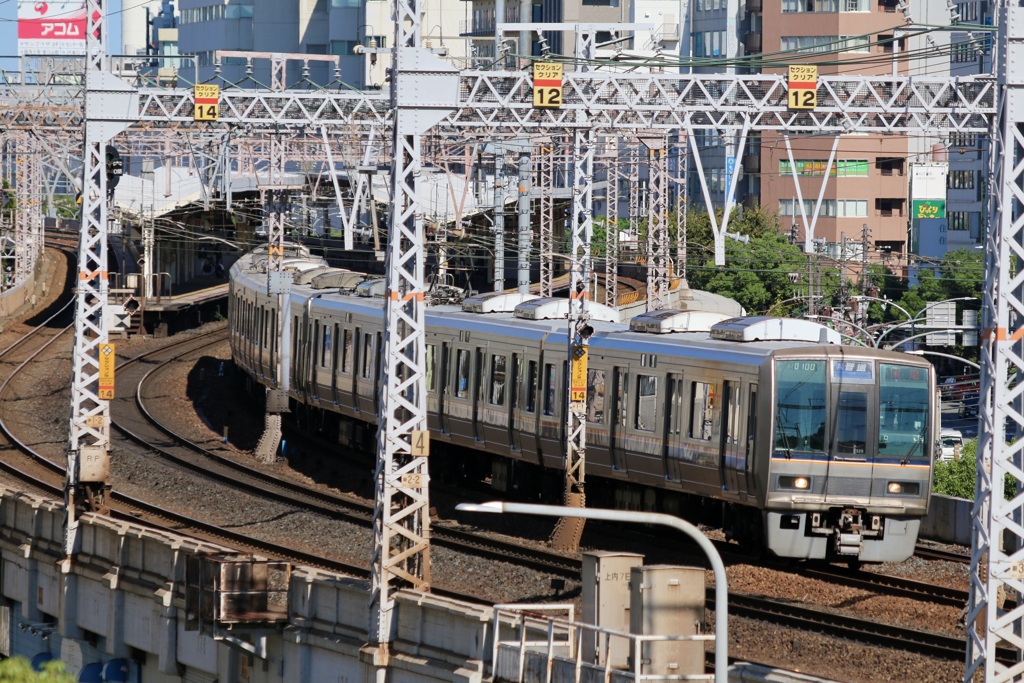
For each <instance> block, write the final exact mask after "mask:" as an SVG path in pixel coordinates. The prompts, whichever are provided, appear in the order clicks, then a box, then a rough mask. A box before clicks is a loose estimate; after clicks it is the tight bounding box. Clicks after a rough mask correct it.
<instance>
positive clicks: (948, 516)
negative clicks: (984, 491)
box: [920, 493, 974, 546]
mask: <svg viewBox="0 0 1024 683" xmlns="http://www.w3.org/2000/svg"><path fill="white" fill-rule="evenodd" d="M973 507H974V501H973V500H966V499H964V498H954V497H952V496H942V495H939V494H935V493H933V494H932V497H931V503H930V505H929V506H928V516H927V517H925V518H924V519H923V520H921V532H920V537H921V538H927V539H930V540H933V541H941V542H943V543H956V544H957V545H966V546H969V545H971V509H972V508H973Z"/></svg>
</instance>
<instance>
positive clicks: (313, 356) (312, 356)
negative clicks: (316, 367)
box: [292, 318, 320, 366]
mask: <svg viewBox="0 0 1024 683" xmlns="http://www.w3.org/2000/svg"><path fill="white" fill-rule="evenodd" d="M293 322H294V324H293V325H292V338H293V339H294V338H295V329H296V326H297V325H298V323H299V320H298V318H296V319H295V320H294V321H293ZM319 349H320V321H319V320H315V321H313V343H312V344H310V345H309V364H310V366H312V365H313V364H314V363H316V361H317V356H318V355H320V354H319V353H317V352H318V351H319Z"/></svg>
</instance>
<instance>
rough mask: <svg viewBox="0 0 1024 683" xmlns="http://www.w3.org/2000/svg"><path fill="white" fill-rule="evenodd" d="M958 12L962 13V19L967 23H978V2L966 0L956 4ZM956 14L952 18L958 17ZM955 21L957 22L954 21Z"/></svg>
mask: <svg viewBox="0 0 1024 683" xmlns="http://www.w3.org/2000/svg"><path fill="white" fill-rule="evenodd" d="M956 14H959V15H960V21H961V22H962V23H967V24H977V23H978V3H977V2H964V3H961V4H959V5H957V6H956ZM956 14H954V15H952V17H951V18H953V19H956ZM954 23H955V22H954Z"/></svg>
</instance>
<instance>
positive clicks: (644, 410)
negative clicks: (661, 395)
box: [633, 375, 658, 432]
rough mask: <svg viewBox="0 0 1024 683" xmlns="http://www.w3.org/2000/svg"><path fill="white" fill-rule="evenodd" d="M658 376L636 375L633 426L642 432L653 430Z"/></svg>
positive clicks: (655, 416) (656, 419) (655, 418)
mask: <svg viewBox="0 0 1024 683" xmlns="http://www.w3.org/2000/svg"><path fill="white" fill-rule="evenodd" d="M657 394H658V378H657V377H654V376H652V375H637V377H636V418H635V420H634V422H633V426H634V427H635V428H636V429H639V430H640V431H642V432H653V431H654V425H655V423H656V422H657V421H658V403H657V399H658V397H657Z"/></svg>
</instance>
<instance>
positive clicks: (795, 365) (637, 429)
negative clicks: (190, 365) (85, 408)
mask: <svg viewBox="0 0 1024 683" xmlns="http://www.w3.org/2000/svg"><path fill="white" fill-rule="evenodd" d="M265 253H266V252H265V250H264V251H263V252H262V253H258V252H255V251H254V252H252V253H250V254H248V255H246V256H243V257H242V258H240V259H239V261H238V262H237V263H235V264H234V266H233V267H232V269H231V299H230V301H231V303H230V309H229V324H230V338H231V344H232V353H233V357H234V361H235V363H236V365H237V366H238V367H240V368H241V369H243V370H244V371H245V373H246V374H247V376H248V378H249V381H250V383H251V384H252V385H253V388H254V389H255V388H256V387H255V385H257V384H258V385H260V386H274V382H275V380H274V377H275V370H274V368H275V364H276V363H278V362H281V363H282V364H283V376H284V380H283V382H284V386H282V387H280V388H281V389H286V390H287V392H288V396H289V399H290V401H289V403H290V406H291V410H293V411H294V412H296V413H297V414H298V415H299V416H301V417H302V419H303V424H304V425H307V426H311V425H314V424H315V425H316V427H317V428H318V429H326V430H327V431H328V433H329V434H330V435H331V436H332V437H333V438H336V439H337V440H338V441H339V443H343V444H344V443H354V442H357V441H361V442H362V443H364V444H371V443H372V442H373V434H374V431H375V426H374V423H375V420H376V410H377V397H378V396H379V394H380V392H381V386H380V382H381V355H382V352H383V349H382V341H383V340H382V334H383V327H382V324H383V315H384V313H383V302H384V299H383V297H382V296H381V295H382V294H383V291H382V289H383V283H382V282H381V281H375V282H372V281H368V282H363V283H362V284H360V285H359V286H356V284H357V282H358V280H359V279H360V278H359V277H358V276H356V275H355V274H353V273H348V272H347V271H340V270H338V269H334V268H329V267H327V266H326V265H325V263H324V262H323V261H322V260H320V259H318V258H315V257H310V256H309V254H308V252H307V251H305V249H303V248H301V247H289V248H288V250H287V252H286V260H285V268H286V271H287V273H288V275H286V278H288V279H289V280H290V281H291V285H290V291H289V292H288V293H287V294H285V295H284V296H283V301H284V304H283V308H284V310H283V312H279V311H278V310H277V307H278V295H277V294H275V295H273V296H271V295H268V275H267V272H266V260H267V259H266V255H265ZM375 289H376V292H374V290H375ZM374 294H376V296H374ZM510 299H512V300H513V303H514V302H515V301H518V302H519V303H518V304H517V305H515V306H514V307H513V306H512V305H511V304H508V301H509V300H510ZM503 308H504V309H512V311H511V312H509V311H508V310H505V312H494V311H495V310H499V309H503ZM590 310H591V311H592V313H593V318H592V319H591V321H590V325H591V326H592V328H593V335H592V336H591V337H590V338H589V347H588V354H587V356H588V370H587V388H588V391H587V402H586V409H587V429H586V470H585V473H586V496H587V504H588V505H590V506H592V507H598V506H607V505H615V506H617V507H620V508H626V509H642V510H651V511H661V512H668V513H672V514H684V515H686V514H687V513H692V512H696V513H699V514H703V515H704V517H705V518H707V516H708V515H709V514H712V515H714V516H715V517H714V518H715V521H716V522H718V521H719V520H721V524H722V525H723V528H724V529H725V530H726V532H727V534H728V535H729V536H730V537H731V538H734V539H736V540H738V541H740V542H741V543H744V544H758V545H759V547H762V548H766V549H767V550H769V551H771V552H772V553H774V554H775V555H778V556H780V557H788V558H808V559H810V558H822V559H831V560H839V561H848V562H850V563H857V562H862V561H863V562H880V561H901V560H903V559H906V558H907V557H909V556H910V555H911V554H912V553H913V550H914V546H915V543H916V540H917V534H918V529H919V526H920V519H921V517H922V516H924V515H925V514H926V512H927V509H928V501H929V489H930V482H931V466H932V461H933V458H934V456H935V454H936V439H935V435H936V434H938V429H937V424H938V422H937V420H938V418H939V410H938V405H937V392H936V386H935V376H934V371H933V369H932V366H931V365H930V364H928V363H927V361H925V360H924V359H921V358H918V357H916V356H912V355H907V354H902V353H896V352H891V351H882V350H877V349H870V348H863V347H855V346H843V345H841V344H840V337H839V334H838V333H837V332H835V331H833V330H831V329H828V328H826V327H824V326H821V325H818V324H817V323H812V322H808V321H801V320H793V319H783V318H770V317H740V318H730V319H725V320H722V319H721V318H723V317H725V316H722V315H720V314H719V315H712V314H707V313H700V312H695V311H690V312H686V313H681V312H677V311H658V312H655V313H648V314H644V315H640V316H637V317H635V318H633V320H632V321H631V322H630V323H629V324H623V323H620V322H616V321H615V318H616V317H617V315H618V313H617V312H616V311H615V310H613V309H608V308H606V307H603V306H599V305H597V304H594V305H592V306H591V307H590ZM278 315H283V316H284V317H285V320H286V325H285V327H284V330H285V332H284V343H283V345H282V346H283V348H282V349H278V348H276V347H277V343H276V334H275V332H274V330H275V329H276V324H277V322H276V321H277V316H278ZM426 321H427V328H426V357H425V365H426V384H427V391H428V395H427V403H428V410H429V417H428V421H429V427H430V430H431V438H432V440H433V441H434V445H435V448H434V449H432V453H431V462H430V467H431V474H432V476H433V477H435V478H436V477H455V476H466V477H471V478H472V479H473V480H474V481H478V482H489V484H490V486H492V487H493V488H494V489H495V490H497V491H500V492H503V493H505V494H507V495H510V496H517V497H523V496H528V497H533V499H534V500H536V499H537V498H541V499H542V500H546V501H547V502H555V503H557V502H560V496H559V495H557V494H560V492H561V491H562V490H563V487H562V482H563V480H564V464H565V431H566V428H565V421H566V420H565V411H566V410H567V409H568V405H567V401H568V399H567V394H568V392H567V389H566V383H567V381H568V367H567V355H568V341H567V333H568V323H567V320H566V304H565V301H564V300H556V299H540V298H534V299H532V300H531V299H530V298H529V297H518V298H517V297H516V295H501V294H493V295H485V296H480V297H470V298H468V299H467V300H466V301H465V302H463V303H462V305H454V304H445V305H431V306H430V307H428V309H427V312H426ZM688 329H691V330H692V329H699V330H703V331H683V330H688ZM282 351H283V353H282ZM440 444H451V445H452V446H458V447H461V448H457V449H456V448H438V447H437V446H439V445H440ZM448 451H453V452H457V455H455V456H450V455H445V453H444V452H448ZM545 496H546V498H545ZM719 514H720V515H721V517H718V515H719Z"/></svg>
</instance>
